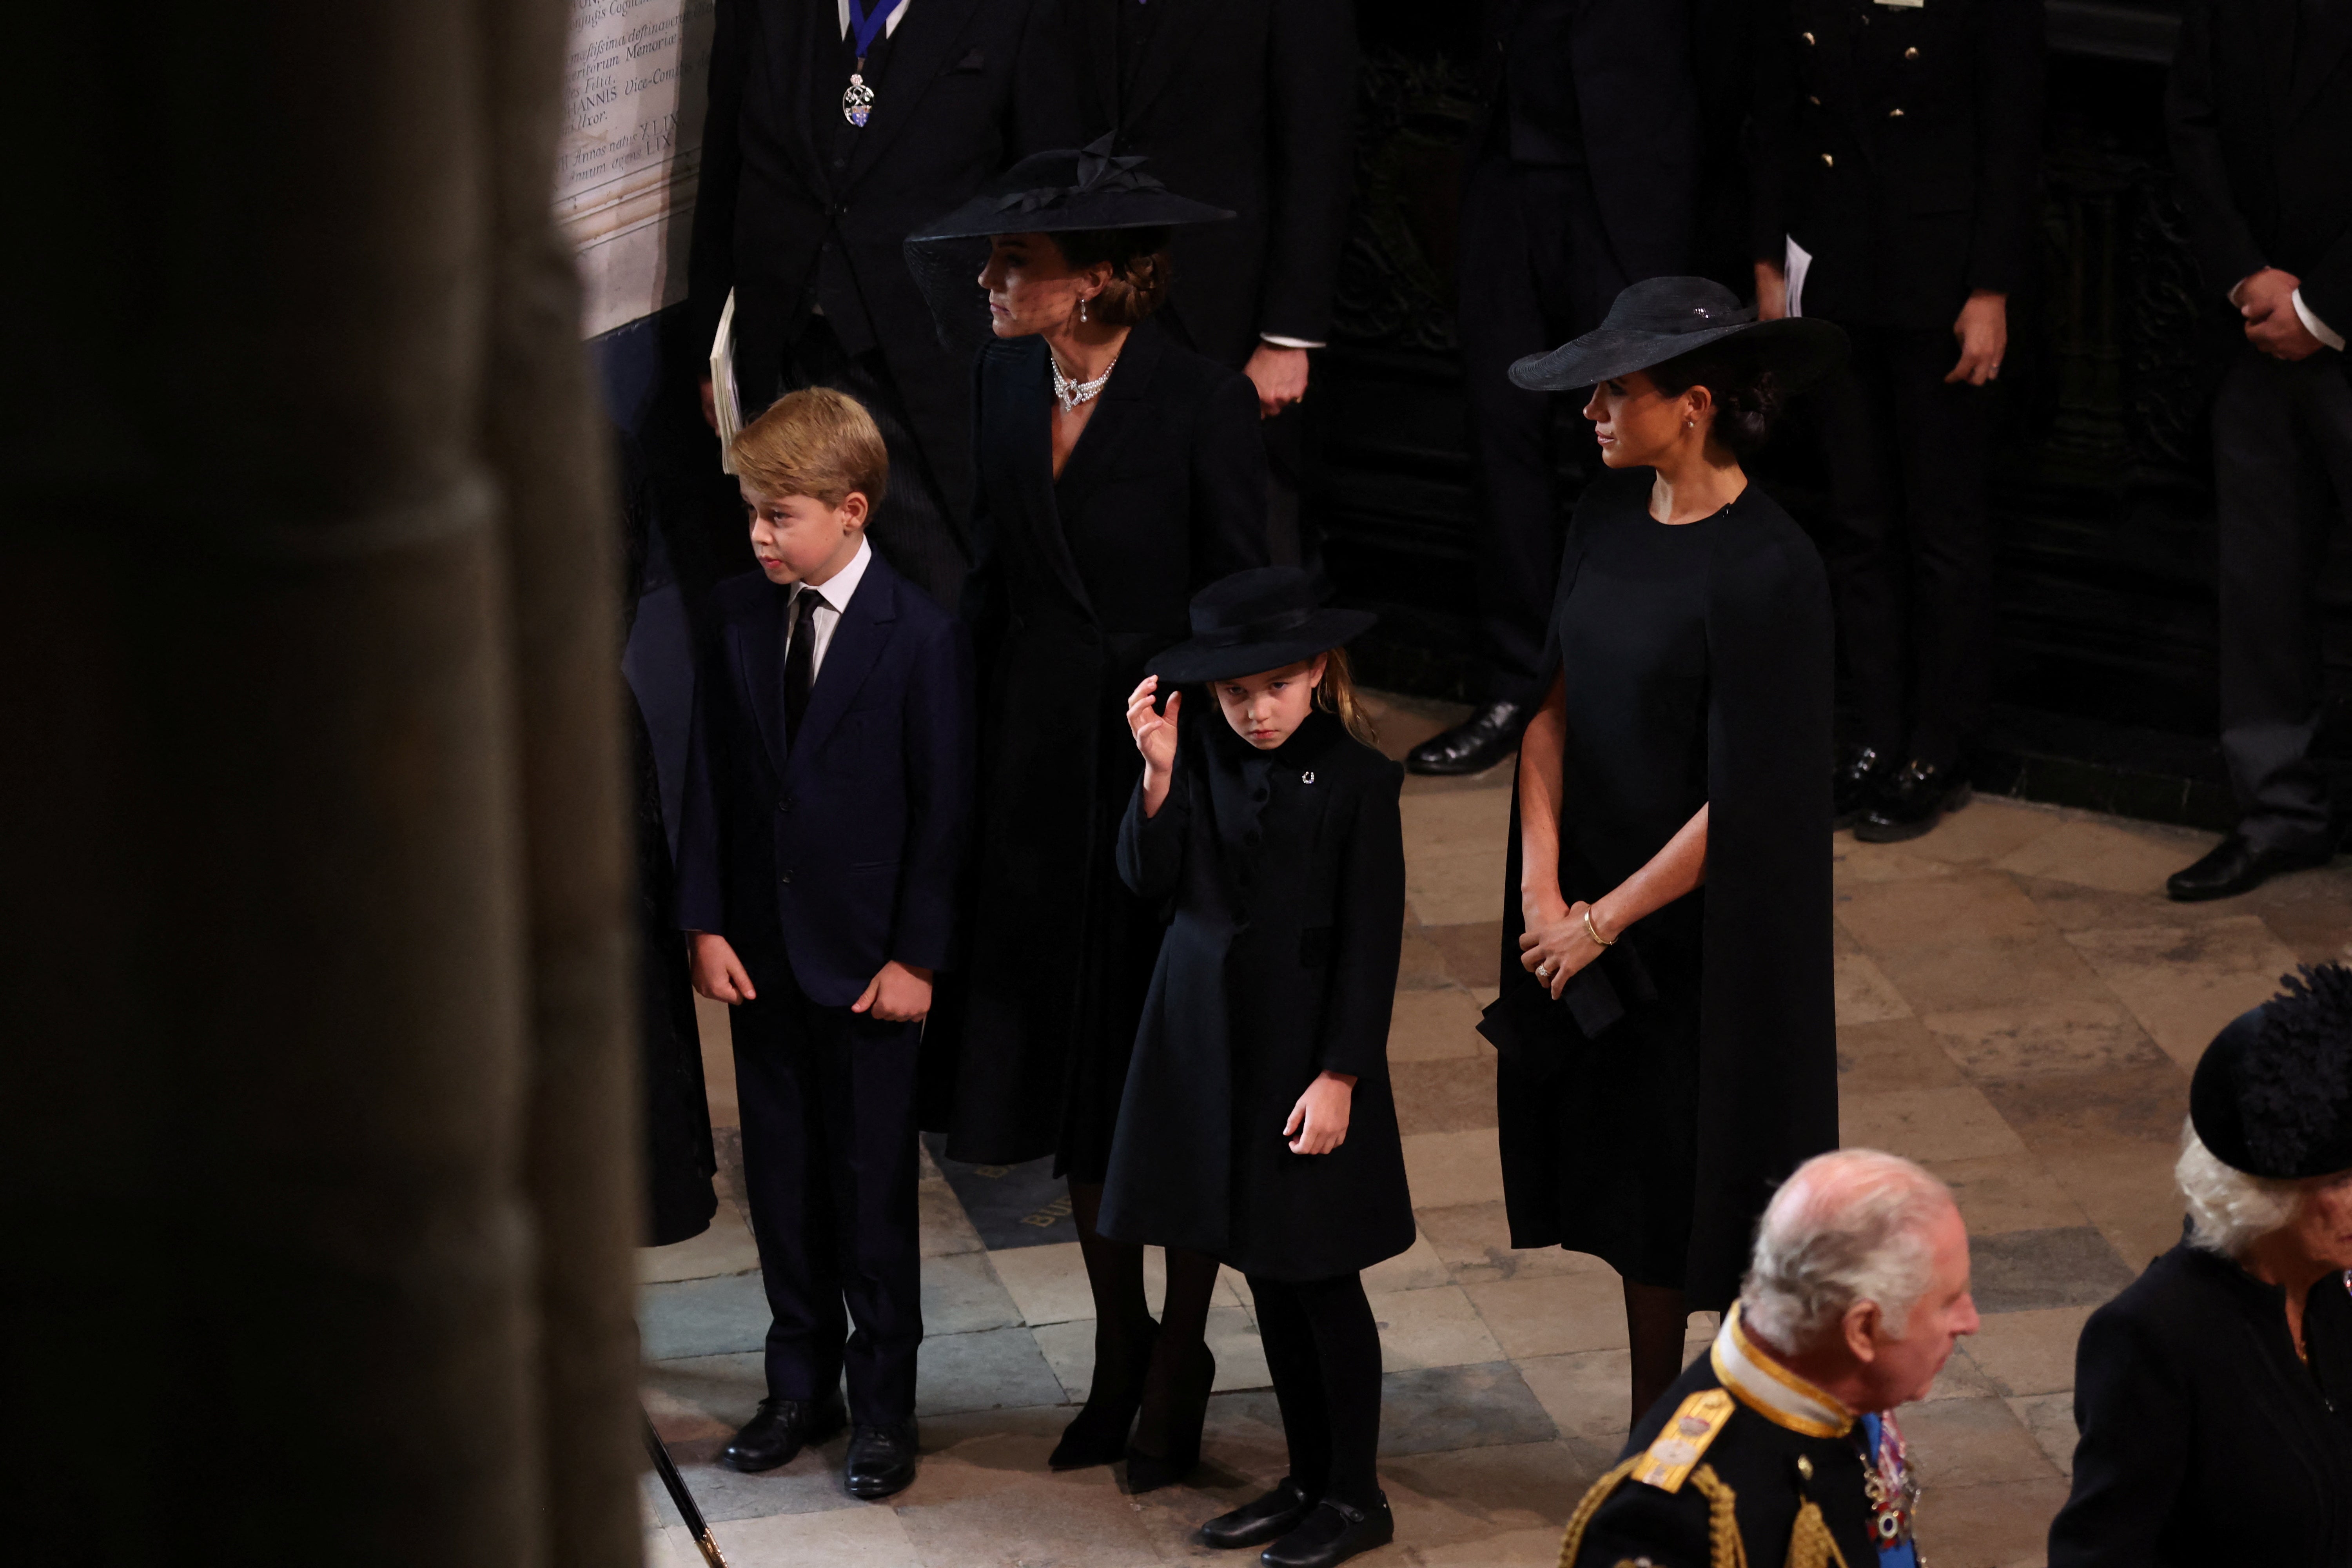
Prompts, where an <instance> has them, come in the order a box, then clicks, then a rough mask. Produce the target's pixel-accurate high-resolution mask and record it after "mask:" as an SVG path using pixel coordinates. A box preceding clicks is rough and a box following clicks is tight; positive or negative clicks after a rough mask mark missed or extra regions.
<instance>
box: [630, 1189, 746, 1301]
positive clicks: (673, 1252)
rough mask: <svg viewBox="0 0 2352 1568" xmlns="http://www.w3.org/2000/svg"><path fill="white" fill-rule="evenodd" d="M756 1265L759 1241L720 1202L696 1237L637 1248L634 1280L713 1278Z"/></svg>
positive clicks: (729, 1207)
mask: <svg viewBox="0 0 2352 1568" xmlns="http://www.w3.org/2000/svg"><path fill="white" fill-rule="evenodd" d="M759 1267H760V1247H759V1243H757V1242H755V1241H753V1240H752V1239H751V1226H748V1225H746V1224H744V1223H743V1216H742V1215H740V1214H738V1213H737V1212H736V1210H735V1205H732V1204H720V1205H719V1212H718V1213H716V1214H714V1215H711V1216H710V1227H709V1229H708V1230H705V1231H704V1232H703V1233H702V1234H701V1235H700V1236H697V1237H688V1239H687V1240H685V1241H680V1242H674V1243H672V1244H671V1245H670V1246H667V1247H638V1248H637V1283H638V1284H640V1285H659V1284H665V1283H668V1282H671V1281H675V1280H679V1279H716V1278H718V1277H719V1276H720V1275H722V1274H745V1273H749V1272H750V1271H751V1270H752V1269H754V1268H759Z"/></svg>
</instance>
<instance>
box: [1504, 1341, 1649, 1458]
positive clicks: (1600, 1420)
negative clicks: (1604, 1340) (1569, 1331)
mask: <svg viewBox="0 0 2352 1568" xmlns="http://www.w3.org/2000/svg"><path fill="white" fill-rule="evenodd" d="M1513 1364H1514V1365H1516V1366H1517V1368H1518V1369H1519V1375H1520V1376H1521V1377H1522V1378H1525V1379H1526V1380H1527V1384H1528V1388H1529V1389H1530V1390H1531V1391H1533V1393H1534V1394H1535V1396H1536V1400H1537V1403H1538V1404H1540V1405H1542V1406H1543V1407H1544V1413H1545V1414H1546V1415H1549V1416H1550V1417H1551V1419H1552V1424H1553V1425H1554V1426H1558V1427H1559V1429H1560V1431H1561V1432H1562V1433H1563V1434H1565V1435H1571V1436H1578V1437H1581V1438H1583V1439H1584V1440H1585V1441H1587V1442H1589V1443H1591V1444H1593V1445H1594V1446H1595V1447H1601V1448H1606V1449H1608V1450H1610V1451H1611V1452H1612V1453H1613V1452H1614V1451H1615V1450H1617V1449H1618V1448H1621V1447H1623V1446H1624V1443H1625V1434H1626V1432H1627V1431H1628V1430H1629V1429H1630V1426H1631V1418H1632V1415H1633V1410H1632V1408H1631V1403H1630V1402H1631V1400H1632V1397H1633V1394H1632V1389H1633V1358H1632V1356H1631V1355H1630V1354H1629V1353H1628V1352H1625V1351H1622V1350H1607V1351H1578V1352H1573V1353H1571V1354H1568V1355H1548V1356H1527V1357H1523V1358H1521V1359H1519V1360H1518V1361H1517V1362H1515V1363H1513Z"/></svg>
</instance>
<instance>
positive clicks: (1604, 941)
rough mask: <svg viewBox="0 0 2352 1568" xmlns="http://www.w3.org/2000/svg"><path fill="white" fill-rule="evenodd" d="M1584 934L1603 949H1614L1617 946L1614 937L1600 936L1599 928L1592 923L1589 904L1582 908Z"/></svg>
mask: <svg viewBox="0 0 2352 1568" xmlns="http://www.w3.org/2000/svg"><path fill="white" fill-rule="evenodd" d="M1584 934H1585V935H1587V936H1589V937H1591V939H1592V940H1593V941H1594V942H1599V943H1600V944H1601V946H1603V947H1615V946H1616V945H1617V939H1616V938H1615V937H1613V936H1602V935H1601V928H1600V927H1598V926H1596V925H1594V924H1593V923H1592V906H1591V904H1587V905H1585V906H1584Z"/></svg>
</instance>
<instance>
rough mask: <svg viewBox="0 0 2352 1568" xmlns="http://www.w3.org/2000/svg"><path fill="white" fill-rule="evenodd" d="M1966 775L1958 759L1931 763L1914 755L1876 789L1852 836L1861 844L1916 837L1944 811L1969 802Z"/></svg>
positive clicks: (1885, 842)
mask: <svg viewBox="0 0 2352 1568" xmlns="http://www.w3.org/2000/svg"><path fill="white" fill-rule="evenodd" d="M1968 804H1969V780H1968V775H1967V774H1966V773H1962V772H1961V771H1960V765H1959V764H1958V763H1941V764H1932V763H1923V762H1920V761H1918V760H1917V759H1916V758H1915V759H1913V760H1912V761H1910V762H1908V763H1904V764H1903V767H1902V769H1901V771H1900V772H1898V773H1895V776H1894V777H1893V778H1891V779H1888V780H1887V781H1886V784H1885V787H1883V788H1882V789H1880V790H1879V792H1878V798H1877V799H1875V800H1874V801H1873V802H1871V805H1870V809H1869V810H1868V811H1866V812H1864V813H1863V816H1862V820H1861V821H1860V822H1857V823H1855V824H1854V825H1853V836H1854V837H1856V838H1859V839H1861V840H1862V841H1863V842H1864V844H1900V843H1902V842H1903V841H1904V840H1905V839H1906V838H1916V837H1920V836H1921V835H1922V834H1925V833H1926V832H1927V831H1928V830H1929V829H1930V828H1932V827H1934V826H1936V824H1937V823H1938V822H1941V821H1942V820H1943V819H1944V814H1945V813H1946V812H1948V811H1958V810H1959V809H1960V807H1962V806H1964V805H1968Z"/></svg>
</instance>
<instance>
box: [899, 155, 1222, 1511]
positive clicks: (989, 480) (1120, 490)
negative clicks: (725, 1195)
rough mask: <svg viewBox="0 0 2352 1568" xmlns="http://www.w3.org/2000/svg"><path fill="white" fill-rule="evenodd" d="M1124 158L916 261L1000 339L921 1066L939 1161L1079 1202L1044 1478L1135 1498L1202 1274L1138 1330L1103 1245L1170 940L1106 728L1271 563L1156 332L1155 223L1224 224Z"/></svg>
mask: <svg viewBox="0 0 2352 1568" xmlns="http://www.w3.org/2000/svg"><path fill="white" fill-rule="evenodd" d="M1141 162H1142V160H1140V159H1138V158H1113V157H1110V156H1108V142H1101V143H1097V144H1096V145H1095V146H1094V147H1090V148H1088V149H1087V150H1086V151H1084V152H1079V153H1039V154H1037V155H1035V156H1034V157H1031V158H1027V159H1024V160H1023V161H1022V162H1021V163H1018V164H1015V165H1014V166H1013V169H1012V170H1010V171H1009V172H1008V173H1007V174H1005V175H1004V177H1003V180H1001V181H1000V182H999V183H998V184H997V185H996V186H994V187H992V188H991V189H990V190H989V191H987V192H985V193H983V194H982V195H981V196H980V197H978V198H976V199H975V200H974V201H973V202H972V203H971V204H969V205H967V206H966V207H965V208H963V209H961V211H959V212H958V213H956V214H953V215H951V216H950V217H948V218H946V219H943V220H941V221H940V223H938V224H936V225H934V226H932V227H931V228H930V229H929V231H927V233H925V234H924V235H922V236H919V237H916V239H915V240H914V241H913V242H912V244H911V245H910V250H912V251H913V252H914V253H915V254H916V255H917V258H918V267H919V268H920V267H921V266H922V257H923V255H924V254H925V253H926V251H927V249H929V250H931V251H934V252H936V250H937V248H938V247H953V246H954V245H955V244H956V243H958V242H971V241H977V240H979V239H982V238H984V239H986V240H987V242H988V247H989V250H988V256H987V260H986V265H985V268H984V270H982V273H981V276H980V286H981V288H982V289H985V290H986V291H987V302H988V309H989V314H990V318H991V326H992V333H993V340H992V341H991V342H987V343H986V344H985V345H984V346H983V347H982V349H981V352H980V354H979V357H978V361H977V363H976V365H975V367H974V384H975V389H976V394H977V395H976V397H975V403H976V405H977V407H976V410H975V431H976V437H975V440H974V443H973V458H974V462H975V466H976V480H977V483H976V487H975V497H974V501H973V517H972V536H973V542H974V547H975V555H976V559H975V563H974V566H973V571H972V575H971V581H970V583H969V584H968V586H967V588H966V592H965V599H964V614H965V617H966V619H967V620H969V621H970V622H971V627H972V633H973V637H974V640H975V643H976V646H977V650H978V653H979V658H980V667H981V681H982V696H981V702H982V709H981V729H980V750H981V776H980V796H979V822H978V831H977V832H976V834H975V835H974V837H975V840H976V842H977V843H978V845H979V846H980V864H979V867H978V868H977V875H976V876H975V878H974V882H973V885H974V888H975V892H974V897H973V902H972V907H971V910H970V913H969V915H968V918H967V921H966V925H965V930H966V931H968V932H969V933H970V938H969V940H970V943H971V946H970V950H969V952H968V953H967V955H966V959H965V962H964V963H963V965H962V967H961V972H960V984H959V986H958V987H957V988H956V989H955V990H952V991H950V993H949V994H946V995H945V996H944V997H943V1004H944V1005H943V1007H940V1008H935V1009H934V1011H933V1014H932V1020H933V1021H932V1026H931V1027H932V1034H931V1036H930V1037H927V1040H926V1045H927V1047H928V1048H929V1049H931V1050H932V1051H934V1052H937V1053H939V1054H941V1055H945V1054H947V1053H950V1052H952V1054H953V1057H954V1060H955V1075H954V1089H953V1105H952V1109H951V1111H950V1115H949V1117H948V1129H949V1141H948V1152H949V1153H950V1155H951V1156H953V1157H954V1158H956V1159H960V1160H971V1161H976V1162H982V1163H992V1164H1009V1163H1015V1162H1019V1161H1023V1160H1031V1159H1035V1158H1037V1157H1039V1156H1041V1155H1044V1154H1048V1153H1050V1154H1052V1155H1054V1156H1055V1169H1056V1172H1057V1173H1060V1174H1063V1175H1066V1177H1067V1178H1068V1180H1069V1183H1070V1196H1071V1200H1072V1206H1073V1209H1074V1211H1075V1214H1074V1217H1075V1218H1076V1222H1077V1228H1078V1239H1079V1243H1080V1246H1081V1247H1082V1248H1083V1250H1084V1255H1085V1258H1086V1265H1087V1282H1088V1284H1089V1286H1090V1287H1091V1289H1092V1290H1093V1294H1094V1300H1095V1368H1094V1378H1093V1383H1092V1385H1091V1388H1090V1390H1089V1392H1088V1394H1087V1404H1086V1407H1085V1409H1083V1410H1082V1411H1080V1412H1079V1414H1078V1415H1077V1417H1076V1419H1075V1420H1073V1421H1072V1422H1071V1423H1070V1426H1069V1427H1068V1428H1067V1429H1066V1431H1065V1432H1064V1434H1063V1436H1062V1441H1061V1443H1060V1445H1059V1446H1058V1447H1056V1448H1055V1451H1054V1454H1053V1458H1052V1463H1053V1464H1054V1466H1055V1468H1072V1467H1076V1466H1083V1465H1096V1464H1108V1463H1109V1462H1111V1461H1112V1460H1115V1459H1118V1458H1121V1457H1122V1456H1125V1457H1127V1458H1129V1483H1130V1485H1132V1486H1134V1487H1136V1488H1137V1489H1149V1488H1150V1487H1153V1486H1159V1485H1164V1484H1166V1483H1167V1482H1169V1481H1172V1480H1174V1479H1178V1478H1179V1477H1180V1476H1181V1474H1182V1473H1183V1470H1185V1469H1188V1468H1191V1464H1192V1458H1191V1457H1190V1454H1191V1451H1192V1450H1193V1449H1196V1448H1197V1443H1198V1438H1197V1433H1198V1429H1199V1425H1200V1420H1201V1415H1202V1412H1203V1411H1205V1409H1206V1408H1207V1404H1208V1397H1209V1391H1210V1385H1211V1384H1212V1382H1213V1379H1214V1376H1215V1371H1216V1363H1215V1360H1214V1358H1213V1357H1212V1356H1211V1354H1210V1352H1209V1349H1208V1346H1207V1344H1206V1343H1205V1342H1204V1341H1203V1337H1202V1336H1203V1331H1204V1330H1205V1328H1206V1325H1207V1321H1208V1310H1209V1298H1210V1295H1211V1292H1212V1291H1213V1289H1214V1287H1215V1284H1216V1275H1217V1265H1216V1260H1215V1259H1214V1258H1211V1257H1208V1256H1207V1255H1205V1254H1201V1253H1192V1252H1187V1251H1184V1250H1183V1249H1181V1248H1171V1249H1170V1251H1169V1255H1168V1271H1167V1273H1168V1294H1167V1296H1166V1298H1165V1300H1164V1301H1163V1303H1162V1307H1161V1314H1160V1321H1159V1323H1158V1324H1157V1325H1155V1324H1154V1322H1153V1321H1152V1318H1151V1315H1150V1309H1149V1307H1148V1305H1147V1303H1146V1300H1145V1297H1144V1289H1143V1254H1142V1249H1141V1248H1140V1247H1136V1246H1132V1245H1129V1244H1128V1243H1125V1242H1118V1241H1112V1240H1110V1239H1108V1238H1107V1237H1104V1236H1103V1235H1102V1234H1101V1232H1100V1230H1099V1228H1098V1227H1097V1208H1098V1205H1099V1204H1100V1201H1101V1194H1102V1182H1103V1179H1104V1175H1105V1173H1106V1171H1107V1169H1108V1159H1109V1153H1110V1141H1111V1128H1112V1124H1113V1122H1114V1121H1115V1120H1116V1119H1117V1116H1118V1102H1119V1094H1120V1089H1121V1087H1122V1085H1123V1084H1124V1082H1125V1080H1126V1075H1127V1062H1128V1057H1129V1052H1130V1050H1131V1049H1132V1048H1133V1046H1134V1042H1135V1031H1136V1021H1137V1018H1138V1017H1139V1015H1140V1014H1141V1012H1142V1008H1143V997H1144V992H1145V990H1146V988H1147V987H1148V986H1149V984H1150V977H1151V964H1152V959H1153V956H1154V954H1155V952H1157V950H1158V948H1159V942H1160V921H1159V919H1158V916H1157V912H1156V910H1153V909H1152V908H1151V907H1150V906H1149V905H1147V904H1145V903H1144V902H1143V901H1142V900H1139V899H1137V898H1136V897H1135V896H1134V895H1133V894H1132V893H1130V892H1129V891H1128V889H1126V888H1125V887H1124V886H1122V885H1121V884H1120V882H1119V879H1118V870H1117V868H1116V866H1115V864H1114V845H1115V843H1116V841H1117V837H1118V824H1119V817H1120V815H1121V814H1122V813H1123V812H1124V811H1125V810H1126V808H1127V801H1128V796H1129V795H1130V794H1131V793H1132V791H1133V790H1134V787H1135V781H1136V777H1137V775H1138V773H1139V771H1140V767H1141V763H1140V762H1139V759H1138V757H1137V755H1136V751H1135V747H1134V745H1133V744H1132V743H1131V742H1129V738H1128V734H1127V731H1126V729H1125V727H1124V726H1123V725H1122V724H1121V723H1120V722H1119V713H1120V711H1121V710H1122V708H1123V706H1124V704H1125V701H1126V698H1127V694H1128V692H1129V690H1131V689H1133V687H1134V686H1135V683H1136V682H1137V681H1138V680H1139V679H1142V676H1143V668H1144V664H1145V661H1146V660H1148V659H1150V658H1151V656H1152V655H1154V654H1156V653H1159V652H1160V651H1161V650H1162V649H1164V648H1166V647H1170V646H1171V644H1174V643H1177V642H1180V641H1181V640H1183V637H1184V636H1185V632H1186V606H1187V604H1188V602H1189V601H1190V599H1191V598H1192V595H1193V593H1194V592H1195V591H1196V590H1198V589H1200V588H1202V587H1203V586H1205V585H1206V584H1210V583H1213V582H1214V581H1216V580H1217V579H1218V578H1220V577H1223V576H1225V575H1227V574H1230V573H1233V572H1236V571H1239V570H1242V569H1244V568H1245V567H1250V566H1256V565H1261V564H1263V563H1265V559H1266V542H1265V452H1264V446H1263V443H1262V442H1261V440H1260V438H1259V434H1258V428H1257V422H1258V413H1257V398H1256V394H1255V392H1254V391H1253V390H1252V388H1251V385H1250V384H1249V382H1248V381H1246V380H1245V379H1244V378H1243V377H1242V376H1240V375H1237V374H1234V372H1233V371H1231V370H1229V369H1227V368H1226V367H1224V366H1223V365H1221V364H1218V363H1214V362H1213V361H1211V360H1208V359H1204V358H1202V356H1200V355H1198V354H1195V353H1189V352H1187V351H1185V350H1183V349H1181V348H1179V347H1177V346H1176V345H1175V344H1174V343H1172V342H1169V341H1168V339H1167V338H1165V337H1164V336H1163V335H1162V334H1161V333H1160V331H1159V329H1158V328H1157V327H1156V326H1154V325H1153V323H1152V322H1151V321H1150V316H1151V313H1152V311H1153V310H1155V309H1157V307H1158V306H1159V304H1160V300H1161V299H1162V298H1163V297H1164V295H1165V294H1166V292H1167V288H1168V280H1169V273H1168V258H1167V252H1166V247H1167V243H1168V234H1169V229H1170V227H1171V226H1172V225H1176V224H1183V223H1198V222H1206V221H1213V220H1216V219H1219V218H1224V217H1230V216H1232V215H1231V214H1230V213H1224V212H1222V211H1220V210H1218V209H1216V208H1213V207H1208V206H1204V205H1201V204H1200V203H1197V202H1191V201H1187V200H1185V199H1183V198H1182V197H1181V196H1178V195H1173V194H1171V193H1170V192H1169V191H1167V190H1165V189H1163V188H1162V187H1161V186H1160V184H1159V182H1158V181H1156V180H1154V179H1152V178H1151V176H1150V174H1147V173H1145V172H1144V171H1143V170H1142V169H1141V168H1140V167H1139V165H1140V163H1141ZM962 276H963V278H964V279H967V280H968V279H970V277H971V274H970V272H969V271H966V272H964V273H963V274H962ZM963 287H964V288H965V289H969V288H970V284H969V282H968V281H967V282H965V283H964V285H963ZM1131 1426H1132V1427H1133V1428H1134V1431H1133V1444H1132V1450H1131V1451H1130V1447H1129V1428H1130V1427H1131ZM1188 1432H1189V1433H1192V1434H1193V1436H1192V1437H1191V1438H1189V1439H1188V1438H1187V1436H1186V1434H1187V1433H1188Z"/></svg>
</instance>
